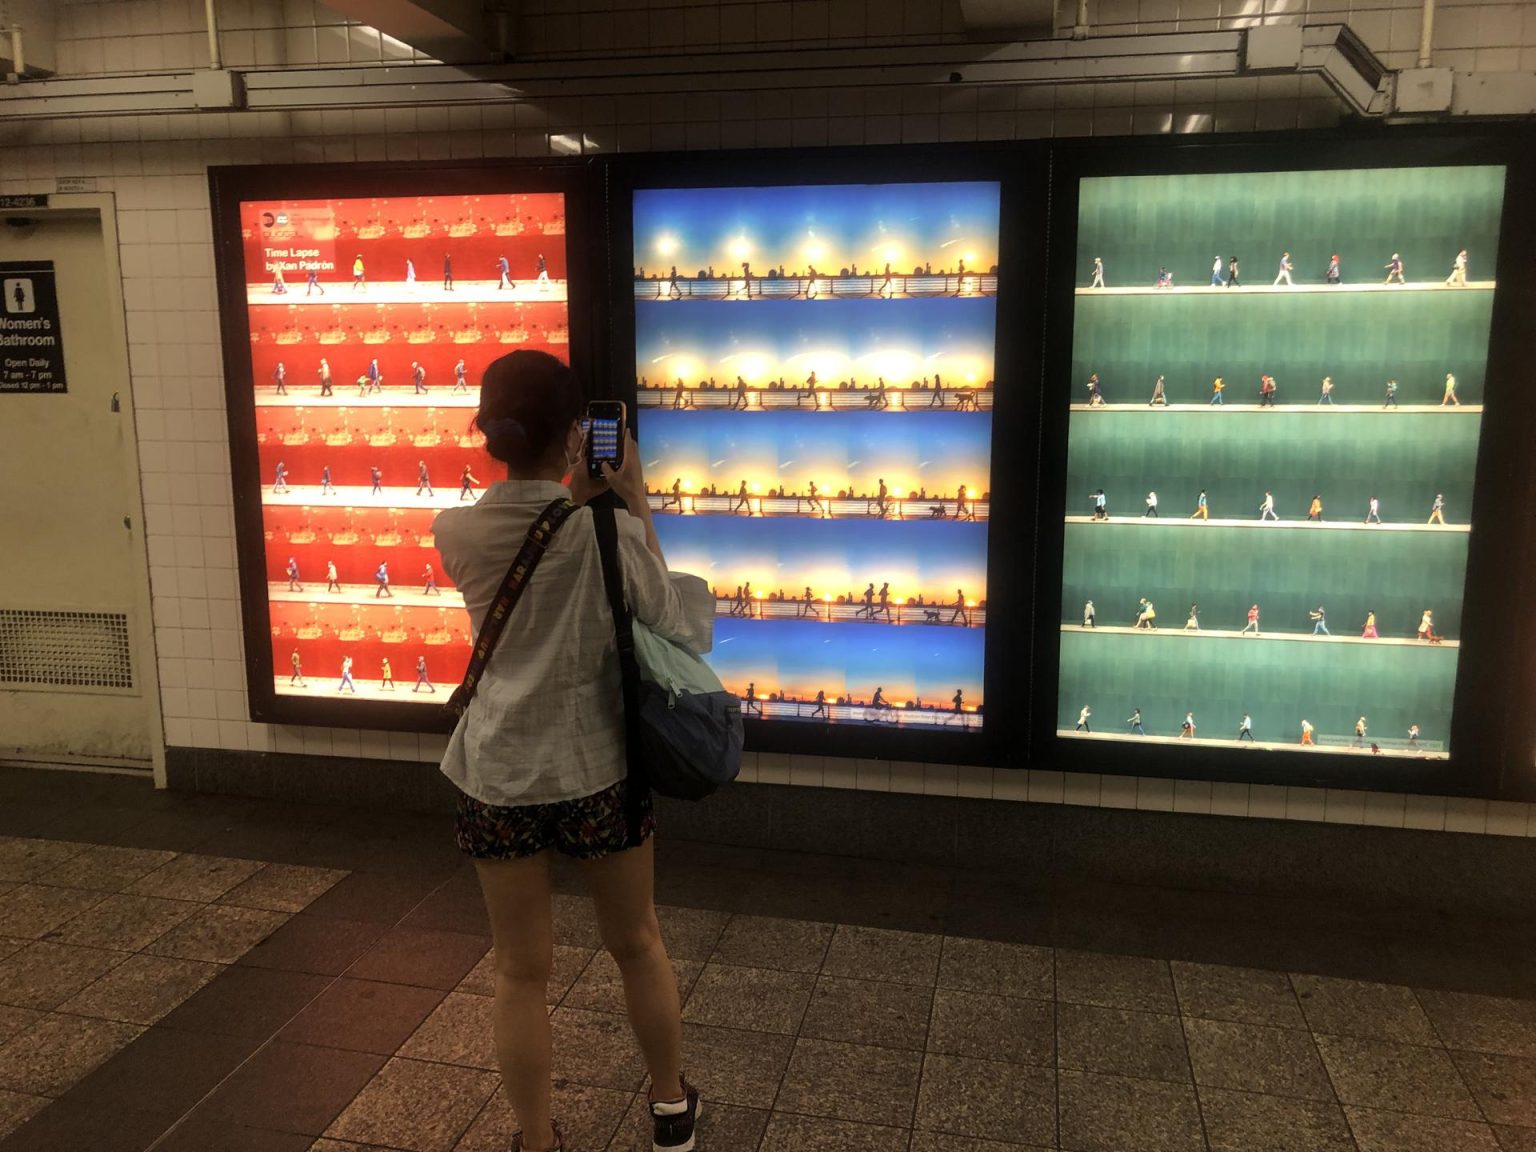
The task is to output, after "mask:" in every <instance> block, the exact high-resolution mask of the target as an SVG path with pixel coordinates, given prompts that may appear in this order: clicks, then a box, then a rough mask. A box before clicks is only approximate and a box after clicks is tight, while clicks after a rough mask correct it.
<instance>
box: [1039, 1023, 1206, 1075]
mask: <svg viewBox="0 0 1536 1152" xmlns="http://www.w3.org/2000/svg"><path fill="white" fill-rule="evenodd" d="M1056 1043H1057V1053H1056V1060H1057V1063H1058V1064H1059V1065H1060V1066H1061V1067H1062V1068H1070V1069H1072V1070H1073V1071H1077V1072H1098V1073H1102V1074H1105V1075H1110V1076H1134V1077H1138V1078H1140V1079H1142V1080H1166V1081H1169V1082H1170V1083H1188V1082H1189V1081H1190V1071H1189V1055H1188V1053H1187V1052H1186V1051H1185V1047H1184V1029H1183V1026H1182V1024H1181V1022H1180V1020H1179V1018H1178V1017H1177V1016H1164V1015H1160V1014H1158V1013H1154V1012H1127V1011H1125V1010H1123V1009H1120V1008H1095V1007H1093V1006H1091V1005H1088V1004H1058V1005H1057V1006H1056Z"/></svg>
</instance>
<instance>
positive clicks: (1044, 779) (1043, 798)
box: [1028, 768, 1067, 804]
mask: <svg viewBox="0 0 1536 1152" xmlns="http://www.w3.org/2000/svg"><path fill="white" fill-rule="evenodd" d="M1028 772H1029V799H1030V803H1032V804H1060V803H1061V802H1062V799H1063V793H1064V792H1065V790H1066V781H1067V773H1065V772H1051V771H1047V770H1045V769H1042V768H1030V769H1028Z"/></svg>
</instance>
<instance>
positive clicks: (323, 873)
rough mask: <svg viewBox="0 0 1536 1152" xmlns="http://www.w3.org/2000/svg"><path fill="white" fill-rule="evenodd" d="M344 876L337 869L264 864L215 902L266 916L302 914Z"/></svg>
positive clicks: (343, 873) (344, 875) (344, 876)
mask: <svg viewBox="0 0 1536 1152" xmlns="http://www.w3.org/2000/svg"><path fill="white" fill-rule="evenodd" d="M346 876H347V873H346V872H343V871H342V870H341V869H339V868H306V867H303V866H302V865H299V864H268V865H267V866H266V867H265V868H263V869H262V870H261V871H260V872H257V873H255V874H254V875H252V876H251V878H250V879H248V880H244V881H242V882H241V883H239V884H236V885H235V886H234V887H233V888H231V889H230V890H229V891H228V892H226V893H224V894H223V895H222V896H220V897H219V899H218V902H219V903H220V904H234V905H237V906H238V907H241V908H261V909H264V910H265V911H268V912H302V911H304V909H306V908H308V907H309V906H310V904H312V903H314V901H315V900H317V899H318V898H319V897H321V896H323V895H325V893H327V892H329V891H330V890H331V889H332V888H334V887H335V886H336V884H337V883H338V882H339V881H341V880H343V879H345V878H346Z"/></svg>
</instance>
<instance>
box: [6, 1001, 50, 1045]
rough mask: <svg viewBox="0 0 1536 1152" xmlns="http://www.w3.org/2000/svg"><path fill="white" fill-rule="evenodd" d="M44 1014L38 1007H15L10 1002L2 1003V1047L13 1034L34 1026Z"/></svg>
mask: <svg viewBox="0 0 1536 1152" xmlns="http://www.w3.org/2000/svg"><path fill="white" fill-rule="evenodd" d="M43 1016H44V1013H43V1012H41V1011H39V1010H38V1009H36V1008H13V1007H11V1006H10V1005H9V1004H0V1047H4V1045H5V1044H6V1042H7V1041H8V1040H10V1038H11V1037H12V1036H15V1035H17V1034H19V1033H21V1032H25V1031H26V1030H27V1029H28V1028H30V1027H32V1025H34V1024H36V1023H37V1022H38V1021H39V1020H41V1019H42V1018H43Z"/></svg>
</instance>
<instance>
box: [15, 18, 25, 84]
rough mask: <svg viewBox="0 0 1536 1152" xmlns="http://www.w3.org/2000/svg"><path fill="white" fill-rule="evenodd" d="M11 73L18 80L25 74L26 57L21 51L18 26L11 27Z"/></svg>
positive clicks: (19, 26)
mask: <svg viewBox="0 0 1536 1152" xmlns="http://www.w3.org/2000/svg"><path fill="white" fill-rule="evenodd" d="M11 71H12V72H14V73H15V74H16V79H18V80H20V79H21V78H22V77H23V76H25V75H26V74H27V56H26V53H25V52H23V51H22V45H21V25H20V24H12V25H11Z"/></svg>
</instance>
